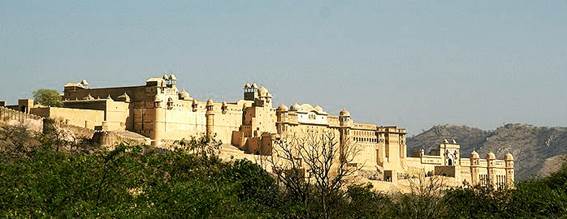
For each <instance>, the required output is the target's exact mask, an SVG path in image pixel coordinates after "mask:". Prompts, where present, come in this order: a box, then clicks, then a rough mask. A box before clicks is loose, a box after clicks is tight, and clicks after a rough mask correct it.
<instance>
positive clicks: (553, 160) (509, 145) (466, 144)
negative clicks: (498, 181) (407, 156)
mask: <svg viewBox="0 0 567 219" xmlns="http://www.w3.org/2000/svg"><path fill="white" fill-rule="evenodd" d="M445 138H448V139H453V138H454V139H456V140H457V142H458V143H459V144H460V145H461V153H462V154H463V157H468V156H469V154H470V153H471V152H472V151H473V150H477V151H478V152H479V153H481V154H485V153H487V152H489V151H492V152H494V153H495V154H496V156H497V157H503V156H504V155H505V154H506V153H508V152H511V153H512V154H513V155H514V158H515V161H516V163H515V165H516V177H517V179H519V180H524V179H528V178H530V177H533V176H537V175H548V174H549V172H550V171H553V170H554V169H555V168H556V167H558V166H559V165H560V163H561V162H562V160H564V159H562V158H564V156H561V155H564V154H567V128H566V127H537V126H533V125H526V124H507V125H504V126H502V127H499V128H497V129H496V130H482V129H479V128H474V127H468V126H456V125H438V126H434V127H432V128H431V129H429V130H427V131H425V132H423V133H421V134H418V135H416V136H413V137H410V138H408V140H407V144H408V151H415V150H419V149H420V148H424V149H425V151H430V150H431V149H433V148H435V147H436V146H437V145H438V144H439V143H440V142H441V141H442V140H443V139H445Z"/></svg>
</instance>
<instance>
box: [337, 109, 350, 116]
mask: <svg viewBox="0 0 567 219" xmlns="http://www.w3.org/2000/svg"><path fill="white" fill-rule="evenodd" d="M339 115H340V116H350V112H349V111H347V110H346V109H343V110H341V112H340V113H339Z"/></svg>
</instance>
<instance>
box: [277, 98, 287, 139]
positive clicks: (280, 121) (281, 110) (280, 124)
mask: <svg viewBox="0 0 567 219" xmlns="http://www.w3.org/2000/svg"><path fill="white" fill-rule="evenodd" d="M287 111H288V108H287V106H286V105H283V104H282V105H280V106H279V107H278V108H277V109H276V119H277V120H276V131H277V133H278V134H280V135H281V134H283V132H284V129H285V128H284V116H285V115H284V114H285V113H286V112H287Z"/></svg>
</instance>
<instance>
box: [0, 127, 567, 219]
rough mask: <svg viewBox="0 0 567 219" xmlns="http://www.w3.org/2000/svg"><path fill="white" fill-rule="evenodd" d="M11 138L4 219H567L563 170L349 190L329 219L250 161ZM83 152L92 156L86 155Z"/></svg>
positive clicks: (2, 180)
mask: <svg viewBox="0 0 567 219" xmlns="http://www.w3.org/2000/svg"><path fill="white" fill-rule="evenodd" d="M16 128H17V127H16ZM13 129H14V127H3V128H0V149H1V150H0V151H1V153H0V217H152V218H153V217H190V218H194V217H197V218H209V217H214V218H219V217H223V218H226V217H228V218H266V217H267V218H321V217H324V216H327V217H330V218H449V217H457V218H486V217H561V216H565V215H566V214H567V168H565V167H564V168H562V169H561V170H560V171H559V172H557V173H555V174H552V175H551V176H549V177H546V178H541V179H534V180H531V181H528V182H522V183H520V184H519V185H518V189H517V190H512V191H506V192H495V191H490V189H486V188H470V189H463V188H459V189H454V190H450V191H442V194H444V195H438V194H437V193H434V192H415V193H411V194H398V195H385V194H381V193H376V192H373V191H372V187H371V186H369V185H351V186H350V187H348V188H347V189H346V195H345V196H335V197H336V198H334V199H332V201H331V202H328V203H327V204H329V208H330V209H331V211H330V214H328V215H324V214H321V211H322V206H321V205H320V204H319V203H321V202H320V201H319V199H320V197H318V195H317V194H318V193H317V192H310V193H306V194H308V197H306V198H301V199H300V198H298V197H294V196H293V195H292V194H293V193H289V192H288V190H287V189H286V187H285V186H284V185H282V184H279V183H278V181H277V180H275V178H274V177H273V176H272V175H270V174H269V173H267V172H266V171H264V170H263V169H262V168H261V167H260V166H258V165H256V164H254V163H252V162H250V161H245V160H238V161H232V162H223V161H221V160H219V159H218V158H217V157H216V156H214V154H207V153H189V152H188V149H187V148H180V149H177V150H175V151H169V150H160V149H155V148H151V147H142V146H135V147H130V146H119V147H117V148H116V149H114V150H112V151H105V150H103V149H100V148H96V146H93V145H87V144H88V142H87V143H85V142H80V143H78V144H75V145H72V144H65V147H60V146H58V145H57V144H59V143H60V141H59V140H57V139H58V138H57V137H56V136H50V134H46V135H43V134H41V135H33V134H31V133H28V132H25V130H22V129H17V130H16V131H14V130H13ZM7 134H9V135H7ZM18 135H25V136H27V138H22V136H20V137H18ZM191 142H193V143H191V144H200V143H199V142H201V141H191ZM193 146H195V145H193ZM85 147H90V149H89V150H84V149H82V148H85ZM189 149H190V147H189ZM429 191H431V190H429ZM331 195H332V194H331ZM299 200H301V201H299Z"/></svg>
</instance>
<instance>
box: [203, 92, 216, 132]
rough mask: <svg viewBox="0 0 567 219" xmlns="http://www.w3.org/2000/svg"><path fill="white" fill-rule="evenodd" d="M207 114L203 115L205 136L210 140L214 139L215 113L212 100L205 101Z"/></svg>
mask: <svg viewBox="0 0 567 219" xmlns="http://www.w3.org/2000/svg"><path fill="white" fill-rule="evenodd" d="M206 108H207V112H206V113H205V117H206V120H207V121H206V123H207V124H206V132H205V134H206V136H207V139H209V140H210V139H212V138H213V137H214V126H215V112H214V111H213V110H214V103H213V100H211V99H209V100H208V101H207V106H206Z"/></svg>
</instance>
